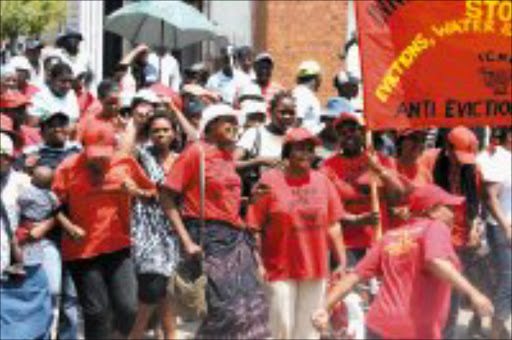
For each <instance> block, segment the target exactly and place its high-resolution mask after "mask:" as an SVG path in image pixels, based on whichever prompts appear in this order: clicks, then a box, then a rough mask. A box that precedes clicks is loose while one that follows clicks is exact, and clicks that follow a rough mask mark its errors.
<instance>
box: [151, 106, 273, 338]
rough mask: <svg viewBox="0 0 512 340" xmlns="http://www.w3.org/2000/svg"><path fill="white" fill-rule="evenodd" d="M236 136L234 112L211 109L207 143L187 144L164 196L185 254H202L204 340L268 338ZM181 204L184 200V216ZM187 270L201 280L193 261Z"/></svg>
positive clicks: (204, 128) (203, 129)
mask: <svg viewBox="0 0 512 340" xmlns="http://www.w3.org/2000/svg"><path fill="white" fill-rule="evenodd" d="M237 129H238V119H237V114H236V113H235V112H234V111H233V109H232V108H231V107H230V106H227V105H223V104H218V105H212V106H210V107H208V108H207V109H206V110H205V111H204V112H203V115H202V118H201V123H200V125H199V132H200V133H201V134H204V140H201V141H197V142H196V143H194V144H190V145H189V146H187V148H186V149H185V150H184V151H183V153H182V154H181V155H180V156H179V157H178V159H177V160H176V162H175V163H174V165H173V167H172V169H171V171H170V172H169V173H168V174H167V178H166V181H165V185H164V188H163V190H162V195H161V196H162V198H161V199H162V205H163V207H164V210H165V211H166V214H167V216H168V217H169V219H170V220H171V222H172V223H173V225H174V227H175V229H176V232H177V234H178V235H179V238H180V241H181V243H182V245H183V248H184V250H185V252H186V253H187V254H188V255H189V256H196V257H197V256H199V255H200V253H202V252H203V253H204V260H203V263H204V274H205V275H206V276H207V278H208V284H207V287H206V298H207V306H208V315H207V316H206V317H205V318H204V319H203V322H202V325H201V326H200V328H199V330H198V334H196V338H199V339H203V338H204V339H220V338H223V339H263V338H268V337H269V336H270V332H269V330H268V326H267V324H268V305H267V301H266V298H265V294H264V291H263V288H262V286H261V283H260V280H259V278H258V277H257V276H256V275H255V272H256V268H255V267H256V265H255V260H254V254H253V252H252V250H251V246H250V244H249V242H248V240H249V238H248V234H247V231H246V230H244V224H243V221H242V220H241V218H240V216H239V211H240V202H241V180H240V177H239V176H238V174H237V173H236V170H235V161H234V158H233V150H234V147H235V143H236V140H237V135H238V134H237ZM202 173H204V178H205V181H204V186H203V187H204V196H203V195H201V187H202V182H203V181H202V180H201V178H202V176H201V174H202ZM201 196H203V197H204V200H202V199H201ZM179 197H182V198H183V203H182V209H181V214H180V213H179V211H178V204H177V199H178V198H179ZM202 201H203V202H204V205H203V204H201V202H202ZM203 206H204V210H203V209H202V208H201V207H203ZM202 212H204V213H203V214H202ZM202 215H203V216H204V227H203V226H202V225H203V223H202V222H201V220H202V217H203V216H202ZM185 226H186V228H185ZM187 268H188V269H189V270H191V271H195V272H196V275H197V269H198V268H197V262H194V261H192V260H191V261H190V262H189V263H188V264H187Z"/></svg>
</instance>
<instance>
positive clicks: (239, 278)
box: [186, 220, 271, 339]
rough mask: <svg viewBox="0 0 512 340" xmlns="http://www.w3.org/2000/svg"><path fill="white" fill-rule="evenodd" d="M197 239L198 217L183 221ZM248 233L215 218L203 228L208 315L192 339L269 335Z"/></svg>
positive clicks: (263, 337) (261, 291)
mask: <svg viewBox="0 0 512 340" xmlns="http://www.w3.org/2000/svg"><path fill="white" fill-rule="evenodd" d="M186 226H187V229H188V230H189V232H190V235H191V236H192V239H193V240H194V241H195V242H199V226H200V223H199V221H194V220H189V221H186ZM251 248H252V247H251V241H250V237H249V236H248V234H247V233H246V232H244V231H242V230H237V229H234V228H232V227H231V226H229V225H227V224H225V223H222V222H217V221H207V222H206V228H205V232H204V240H203V249H204V252H205V259H204V271H205V274H206V276H207V277H208V285H207V288H206V299H207V305H208V315H207V316H206V318H205V319H204V320H203V322H202V325H201V326H200V327H199V330H198V332H197V334H196V339H265V338H270V336H271V334H270V330H269V327H268V323H269V322H268V321H269V319H268V315H269V305H268V301H267V298H266V296H265V292H264V289H263V285H262V283H261V280H260V278H259V274H258V271H257V267H256V262H255V260H254V256H253V254H252V250H251Z"/></svg>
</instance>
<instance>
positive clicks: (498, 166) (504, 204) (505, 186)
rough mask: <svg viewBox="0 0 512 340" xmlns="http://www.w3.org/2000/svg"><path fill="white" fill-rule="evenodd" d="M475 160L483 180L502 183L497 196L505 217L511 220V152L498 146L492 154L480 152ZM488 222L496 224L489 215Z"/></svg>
mask: <svg viewBox="0 0 512 340" xmlns="http://www.w3.org/2000/svg"><path fill="white" fill-rule="evenodd" d="M477 161H478V164H479V165H480V168H481V170H482V176H483V180H484V181H485V182H491V183H500V184H501V185H502V190H501V192H500V196H499V200H500V205H501V209H502V210H503V212H504V213H505V216H506V218H507V219H508V220H509V221H512V153H511V152H510V151H508V150H507V149H505V148H503V147H501V146H498V147H497V148H496V151H495V152H494V153H493V154H490V153H489V152H488V151H484V152H482V153H481V154H480V155H479V156H478V159H477ZM488 222H489V223H491V224H497V223H496V221H495V220H494V218H492V217H491V216H489V218H488Z"/></svg>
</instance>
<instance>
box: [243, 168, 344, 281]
mask: <svg viewBox="0 0 512 340" xmlns="http://www.w3.org/2000/svg"><path fill="white" fill-rule="evenodd" d="M260 183H261V184H264V185H266V186H268V187H269V188H270V190H269V193H268V194H264V195H263V196H262V197H259V198H257V199H256V202H255V203H254V204H252V205H250V207H249V211H248V216H247V220H248V225H249V226H250V227H251V228H255V229H259V230H262V240H263V242H262V246H263V247H262V257H263V262H264V264H265V268H266V270H267V273H268V279H269V280H270V281H286V280H318V279H325V278H327V277H328V275H329V266H328V250H329V238H328V230H329V227H331V226H332V225H333V224H334V223H336V222H337V221H339V220H341V218H342V217H343V207H342V205H341V201H340V199H339V197H338V194H337V192H336V188H335V187H334V185H333V184H332V182H331V181H330V180H329V179H328V178H327V176H325V175H324V174H322V173H320V172H317V171H311V172H310V173H309V175H308V176H307V177H305V178H303V179H292V178H289V177H287V176H286V175H285V174H284V172H283V171H282V170H269V171H268V172H266V173H264V174H263V175H262V178H261V181H260Z"/></svg>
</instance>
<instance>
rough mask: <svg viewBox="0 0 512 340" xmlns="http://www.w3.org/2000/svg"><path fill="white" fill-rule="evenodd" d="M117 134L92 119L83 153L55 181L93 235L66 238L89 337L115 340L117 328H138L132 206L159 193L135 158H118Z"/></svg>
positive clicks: (59, 192)
mask: <svg viewBox="0 0 512 340" xmlns="http://www.w3.org/2000/svg"><path fill="white" fill-rule="evenodd" d="M114 135H115V131H114V127H113V125H112V124H110V123H108V122H105V121H101V120H95V121H89V123H88V124H86V125H85V126H84V128H83V130H82V135H81V136H82V144H83V147H84V149H83V151H82V152H81V153H80V154H77V155H73V156H71V157H69V158H67V159H66V160H65V161H64V162H63V163H61V164H60V166H59V167H58V168H57V171H56V174H55V179H54V183H53V191H54V192H55V193H56V194H57V196H58V197H59V199H60V200H61V202H62V203H63V204H65V205H66V206H67V207H68V211H69V217H70V219H71V220H72V221H73V222H74V223H75V224H77V225H79V226H80V227H82V228H83V229H84V230H86V233H87V236H86V237H85V238H84V239H83V240H82V241H81V242H78V243H77V242H73V241H72V240H71V239H70V238H68V237H66V236H64V237H63V240H62V256H63V260H64V261H66V262H67V263H68V265H69V269H70V270H71V274H72V276H73V280H74V282H75V285H76V288H77V293H78V299H79V302H80V304H81V306H82V311H83V315H84V321H85V338H86V339H111V338H112V337H113V332H112V330H113V329H116V330H117V331H119V332H120V333H121V334H122V335H123V336H125V337H126V336H128V334H129V333H130V331H131V329H132V326H133V324H134V322H135V317H136V311H137V284H136V277H135V269H134V265H133V262H132V259H131V256H130V248H131V235H130V216H131V214H130V210H131V203H132V199H133V197H134V196H137V197H140V196H144V197H152V196H154V194H155V193H156V188H155V185H154V184H153V183H152V182H151V181H150V180H149V179H148V178H147V177H146V175H145V174H144V172H143V170H142V169H141V168H140V166H139V165H138V164H137V162H136V161H135V160H134V159H132V158H126V157H121V156H119V155H117V154H115V146H116V145H115V144H116V141H115V137H114ZM111 309H112V310H113V312H114V314H113V315H112V313H111ZM112 323H113V324H112Z"/></svg>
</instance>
